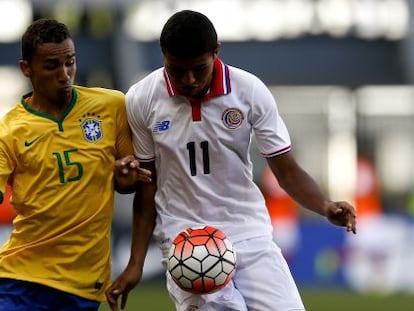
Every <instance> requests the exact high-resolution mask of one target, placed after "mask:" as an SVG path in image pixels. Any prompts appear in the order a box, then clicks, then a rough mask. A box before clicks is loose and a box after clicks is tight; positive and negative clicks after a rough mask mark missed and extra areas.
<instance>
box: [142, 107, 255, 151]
mask: <svg viewBox="0 0 414 311" xmlns="http://www.w3.org/2000/svg"><path fill="white" fill-rule="evenodd" d="M154 108H155V109H153V110H152V114H151V116H150V117H149V118H148V121H149V122H148V128H149V130H150V131H151V132H152V136H153V139H154V141H155V142H156V143H167V144H171V143H182V142H183V141H189V140H194V139H197V138H210V139H224V140H233V139H239V138H240V139H241V138H243V137H245V136H246V135H247V136H249V135H250V131H251V126H250V122H249V114H250V108H249V107H248V106H244V105H242V104H241V103H239V102H237V101H231V100H220V99H216V100H211V101H208V102H205V103H201V104H200V105H194V104H193V105H191V104H190V103H189V102H187V101H185V100H184V99H176V100H175V101H169V102H167V103H164V104H161V105H158V106H157V107H154Z"/></svg>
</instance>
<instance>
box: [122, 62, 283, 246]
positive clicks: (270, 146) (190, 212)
mask: <svg viewBox="0 0 414 311" xmlns="http://www.w3.org/2000/svg"><path fill="white" fill-rule="evenodd" d="M126 102H127V114H128V120H129V123H130V126H131V128H132V132H133V144H134V150H135V154H136V156H137V157H138V158H139V160H140V161H141V162H144V161H153V160H155V165H156V170H157V187H158V190H157V193H156V196H155V201H156V208H157V212H158V217H157V223H156V228H155V231H154V235H155V237H156V238H157V239H158V241H159V242H160V243H161V248H162V249H164V250H165V251H168V248H169V246H170V243H171V241H172V240H173V239H174V238H175V236H176V235H177V234H178V233H179V232H181V231H182V230H184V229H186V228H187V227H190V226H200V225H211V226H215V227H217V228H219V229H221V230H223V231H224V232H225V233H226V234H227V236H228V237H229V238H230V240H231V241H233V242H237V241H241V240H243V239H246V238H253V237H257V236H263V235H270V234H271V231H272V226H271V223H270V219H269V216H268V212H267V209H266V206H265V202H264V199H263V196H262V194H261V191H260V189H259V188H258V187H257V185H256V184H255V183H254V181H253V172H252V163H251V160H250V156H249V147H250V144H251V137H252V134H253V133H254V134H255V137H256V141H257V146H258V148H259V150H260V152H261V153H262V154H263V156H265V157H272V156H276V155H280V154H282V153H285V152H288V151H290V138H289V134H288V131H287V129H286V126H285V124H284V122H283V120H282V119H281V117H280V115H279V113H278V110H277V106H276V103H275V100H274V98H273V96H272V94H271V93H270V91H269V90H268V88H267V87H266V86H265V85H264V83H263V82H261V81H260V80H259V79H258V78H257V77H255V76H254V75H252V74H250V73H248V72H246V71H243V70H241V69H238V68H234V67H231V66H227V65H225V64H223V63H222V62H221V60H220V59H218V58H217V59H216V60H215V63H214V78H213V83H212V86H211V89H210V92H209V94H208V95H207V96H206V97H205V98H204V100H202V102H193V103H191V102H190V101H189V100H188V99H187V98H185V97H183V96H180V95H179V94H176V93H175V88H174V86H173V85H172V84H171V82H170V80H169V78H168V76H167V74H166V72H165V70H164V69H163V68H160V69H158V70H155V71H154V72H153V73H151V74H150V75H148V76H147V77H146V78H144V79H143V80H141V81H140V82H138V83H136V84H135V85H133V86H132V87H131V88H130V89H129V91H128V92H127V94H126Z"/></svg>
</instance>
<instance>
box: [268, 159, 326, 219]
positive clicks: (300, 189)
mask: <svg viewBox="0 0 414 311" xmlns="http://www.w3.org/2000/svg"><path fill="white" fill-rule="evenodd" d="M268 163H269V165H270V167H271V169H272V171H273V173H274V174H275V176H276V177H277V179H278V182H279V185H280V186H281V187H282V188H283V189H284V190H285V191H286V192H287V193H288V194H289V195H290V196H291V197H292V198H293V199H295V201H297V202H298V203H299V204H300V205H301V206H303V207H304V208H307V209H309V210H311V211H313V212H315V213H318V214H320V215H323V216H326V211H327V208H328V204H329V203H330V202H331V201H330V200H329V199H328V198H327V197H326V196H325V195H324V194H323V193H322V191H321V189H320V187H319V186H318V184H317V183H316V182H315V180H314V179H313V178H312V177H311V176H310V175H309V174H308V173H306V172H305V171H304V170H303V169H302V168H301V167H300V166H299V165H298V164H297V163H296V161H295V160H294V159H293V157H292V156H291V155H286V156H281V157H280V158H278V159H275V158H274V159H268Z"/></svg>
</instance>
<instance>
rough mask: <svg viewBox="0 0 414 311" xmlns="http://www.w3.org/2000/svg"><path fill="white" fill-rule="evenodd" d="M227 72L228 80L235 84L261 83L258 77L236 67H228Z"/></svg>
mask: <svg viewBox="0 0 414 311" xmlns="http://www.w3.org/2000/svg"><path fill="white" fill-rule="evenodd" d="M228 68H229V72H230V79H231V81H232V82H235V83H246V84H251V83H252V82H254V83H263V82H262V81H261V80H260V78H259V77H258V76H256V75H255V74H253V73H251V72H249V71H247V70H245V69H241V68H238V67H234V66H229V65H228Z"/></svg>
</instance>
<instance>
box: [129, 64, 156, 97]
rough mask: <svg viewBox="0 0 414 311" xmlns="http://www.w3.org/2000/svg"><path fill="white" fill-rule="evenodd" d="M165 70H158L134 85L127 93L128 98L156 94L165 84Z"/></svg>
mask: <svg viewBox="0 0 414 311" xmlns="http://www.w3.org/2000/svg"><path fill="white" fill-rule="evenodd" d="M163 70H164V69H163V68H158V69H156V70H154V71H152V72H151V73H149V74H148V75H146V76H145V77H143V78H142V79H140V80H138V82H136V83H135V84H133V85H132V86H131V87H130V88H129V90H128V92H127V93H126V96H127V98H128V97H131V96H138V95H143V96H144V95H146V94H151V93H153V92H155V91H156V90H157V89H158V87H159V86H160V85H163V84H164V74H163V72H164V71H163Z"/></svg>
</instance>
